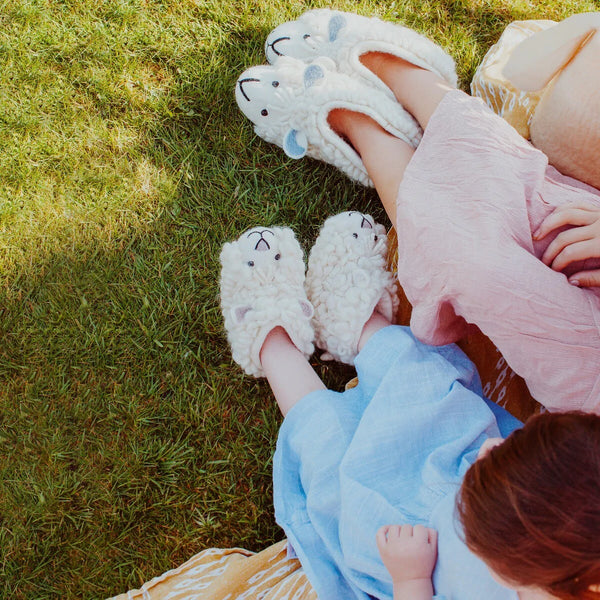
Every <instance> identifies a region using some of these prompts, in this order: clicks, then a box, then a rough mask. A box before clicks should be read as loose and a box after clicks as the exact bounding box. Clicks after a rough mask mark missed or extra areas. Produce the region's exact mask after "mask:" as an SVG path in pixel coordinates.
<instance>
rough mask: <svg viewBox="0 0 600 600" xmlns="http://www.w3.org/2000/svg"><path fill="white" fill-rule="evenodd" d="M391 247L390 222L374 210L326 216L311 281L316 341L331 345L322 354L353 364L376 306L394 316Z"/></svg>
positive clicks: (312, 253) (310, 261) (314, 252)
mask: <svg viewBox="0 0 600 600" xmlns="http://www.w3.org/2000/svg"><path fill="white" fill-rule="evenodd" d="M362 219H364V220H365V221H368V222H369V223H370V224H371V228H369V227H365V226H364V221H362ZM361 223H362V224H363V226H361ZM387 250H388V245H387V236H386V233H385V228H384V227H383V225H379V224H377V223H374V222H373V220H372V219H371V217H370V216H369V215H362V214H361V213H357V212H345V213H341V214H339V215H336V216H334V217H330V218H329V219H327V221H325V223H324V225H323V227H322V228H321V231H320V233H319V237H318V238H317V241H316V242H315V244H314V246H313V248H312V250H311V251H310V255H309V258H308V272H307V274H306V284H305V286H306V290H307V294H308V297H309V298H310V300H311V302H312V303H313V306H314V310H315V314H314V316H313V325H314V328H315V336H316V345H317V346H318V347H319V348H322V349H323V350H326V353H325V354H324V355H323V357H322V358H324V359H331V358H333V359H335V360H339V361H341V362H343V363H346V364H353V362H354V358H355V356H356V354H357V353H358V341H359V338H360V335H361V333H362V328H363V326H364V324H365V323H366V321H367V320H368V319H369V317H370V316H371V314H372V313H373V311H374V309H375V308H376V307H377V309H378V311H379V312H381V313H382V314H383V315H384V316H385V317H386V318H388V319H389V320H390V322H391V321H392V320H393V315H394V314H395V313H396V309H397V307H398V297H397V283H396V279H395V278H394V276H393V274H392V273H390V272H389V271H388V270H387Z"/></svg>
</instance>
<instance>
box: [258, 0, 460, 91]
mask: <svg viewBox="0 0 600 600" xmlns="http://www.w3.org/2000/svg"><path fill="white" fill-rule="evenodd" d="M367 52H381V53H384V54H391V55H393V56H397V57H399V58H402V59H403V60H406V61H408V62H410V63H412V64H414V65H417V66H419V67H422V68H424V69H427V70H429V71H432V72H433V73H436V74H437V75H439V76H440V77H442V78H443V79H445V80H446V81H447V82H448V84H449V85H451V86H452V87H456V85H457V77H456V68H455V65H454V60H453V59H452V57H451V56H450V55H448V54H447V53H446V52H445V51H444V50H443V49H442V48H441V47H440V46H438V45H437V44H435V43H434V42H432V41H431V40H429V39H428V38H426V37H425V36H423V35H421V34H419V33H417V32H416V31H413V30H412V29H409V28H407V27H404V26H402V25H397V24H395V23H391V22H388V21H382V20H380V19H377V18H375V17H363V16H361V15H356V14H353V13H346V12H340V11H336V10H330V9H327V8H322V9H315V10H309V11H307V12H305V13H304V14H303V15H302V16H301V17H300V18H299V19H297V20H296V21H288V22H287V23H283V24H282V25H279V26H278V27H276V28H275V29H274V30H273V31H272V32H271V33H270V34H269V35H268V36H267V40H266V43H265V54H266V56H267V60H268V61H269V62H270V63H275V62H276V61H277V60H279V58H280V57H282V56H292V57H294V58H298V59H300V60H303V61H312V60H314V59H315V58H316V57H318V56H326V57H329V58H331V59H332V60H333V61H334V62H335V64H336V66H337V69H338V71H340V72H341V73H346V74H348V75H354V76H357V75H358V76H359V77H361V78H363V79H364V80H365V81H367V82H368V83H370V84H371V85H372V86H375V87H377V88H379V89H381V90H383V91H384V92H386V93H387V94H388V95H392V94H391V90H390V89H389V88H388V87H387V86H386V85H385V84H384V83H383V82H382V81H381V80H380V79H379V78H378V77H377V76H376V75H375V74H374V73H373V72H372V71H370V70H369V69H368V68H367V67H365V66H364V65H363V64H362V63H361V61H360V57H361V56H362V55H363V54H366V53H367Z"/></svg>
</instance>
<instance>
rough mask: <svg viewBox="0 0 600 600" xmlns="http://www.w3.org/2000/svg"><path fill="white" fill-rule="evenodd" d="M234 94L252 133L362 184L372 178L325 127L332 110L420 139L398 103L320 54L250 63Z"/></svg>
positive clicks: (405, 137) (407, 139)
mask: <svg viewBox="0 0 600 600" xmlns="http://www.w3.org/2000/svg"><path fill="white" fill-rule="evenodd" d="M235 97H236V100H237V103H238V106H239V107H240V110H241V111H242V112H243V113H244V114H245V115H246V116H247V117H248V118H249V119H250V120H251V121H252V123H254V131H255V132H256V134H257V135H258V136H260V137H261V138H263V139H264V140H266V141H268V142H271V143H273V144H276V145H277V146H280V147H281V148H283V150H284V152H285V153H286V154H287V155H288V156H289V157H290V158H296V159H299V158H302V157H304V156H311V157H313V158H317V159H319V160H323V161H325V162H327V163H329V164H332V165H334V166H336V167H338V168H339V169H340V170H341V171H343V172H344V173H346V175H348V176H349V177H350V178H352V179H354V180H356V181H359V182H360V183H362V184H364V185H368V186H372V185H373V183H372V181H371V179H370V178H369V176H368V174H367V170H366V168H365V166H364V164H363V162H362V160H361V158H360V156H359V155H358V153H357V152H356V151H355V150H354V148H353V147H352V146H351V145H350V144H349V143H347V142H346V141H345V140H344V139H342V138H341V137H340V136H339V135H338V134H337V133H336V132H335V131H334V130H333V129H332V128H331V127H330V126H329V123H328V121H327V117H328V115H329V113H330V112H331V111H332V110H334V109H338V108H339V109H346V110H349V111H355V112H359V113H363V114H365V115H367V116H369V117H371V118H372V119H373V120H375V121H376V122H377V123H379V125H380V126H381V127H383V128H384V129H385V130H386V131H387V132H389V133H390V134H392V135H394V136H395V137H397V138H400V139H402V140H404V141H405V142H407V143H408V144H410V145H411V146H412V147H416V146H417V144H418V143H419V141H420V139H421V133H422V132H421V129H420V127H419V125H418V124H417V122H416V121H415V120H414V118H413V117H412V116H411V115H410V114H409V113H408V112H406V111H405V110H404V109H403V108H402V106H401V105H400V104H398V102H396V101H395V100H393V99H391V98H390V97H388V95H386V94H385V93H383V92H382V91H380V90H376V89H373V88H371V87H368V86H366V85H365V84H364V83H362V82H360V81H356V80H354V79H352V78H351V77H349V76H347V75H344V74H343V73H338V72H337V71H336V70H335V65H334V63H333V62H332V61H331V60H330V59H326V58H325V59H318V60H317V61H315V62H312V63H310V64H308V65H307V64H305V63H304V62H302V61H301V60H298V59H295V58H289V57H283V58H281V59H280V60H278V61H277V63H276V64H275V65H259V66H255V67H251V68H250V69H248V70H246V71H245V72H244V73H242V75H241V76H240V77H239V79H238V81H237V84H236V86H235Z"/></svg>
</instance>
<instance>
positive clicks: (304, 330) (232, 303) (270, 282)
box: [221, 227, 314, 377]
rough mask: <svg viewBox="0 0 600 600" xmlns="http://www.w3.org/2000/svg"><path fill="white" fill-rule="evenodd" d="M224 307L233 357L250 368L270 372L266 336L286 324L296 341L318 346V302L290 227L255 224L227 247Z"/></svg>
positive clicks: (303, 346) (309, 349)
mask: <svg viewBox="0 0 600 600" xmlns="http://www.w3.org/2000/svg"><path fill="white" fill-rule="evenodd" d="M221 265H222V269H221V309H222V311H223V317H224V319H225V329H226V330H227V339H228V341H229V344H230V345H231V351H232V354H233V359H234V360H235V362H236V363H238V364H239V365H240V366H241V367H242V368H243V369H244V371H245V372H246V373H248V374H249V375H254V376H255V377H262V376H264V372H263V370H262V366H261V364H260V357H259V355H260V350H261V348H262V345H263V342H264V340H265V338H266V336H267V334H268V333H269V331H271V330H272V329H273V328H274V327H277V326H281V327H283V328H284V329H285V330H286V331H287V333H288V335H289V336H290V338H291V340H292V342H294V344H295V345H296V347H297V348H298V349H299V350H300V351H301V352H303V353H304V354H305V356H307V357H308V356H310V355H311V354H312V353H313V351H314V346H313V337H314V331H313V327H312V325H311V317H312V316H313V307H312V304H311V303H310V302H309V301H308V299H307V297H306V292H305V291H304V271H305V266H304V260H303V253H302V249H301V248H300V244H298V241H297V240H296V238H295V236H294V232H293V231H292V230H291V229H289V228H288V227H254V228H252V229H249V230H248V231H246V232H245V233H243V234H242V235H241V236H240V237H239V238H238V239H237V240H235V241H234V242H229V243H226V244H225V245H224V246H223V249H222V250H221Z"/></svg>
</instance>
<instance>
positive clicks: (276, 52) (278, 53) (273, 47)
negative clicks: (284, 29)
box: [267, 35, 292, 56]
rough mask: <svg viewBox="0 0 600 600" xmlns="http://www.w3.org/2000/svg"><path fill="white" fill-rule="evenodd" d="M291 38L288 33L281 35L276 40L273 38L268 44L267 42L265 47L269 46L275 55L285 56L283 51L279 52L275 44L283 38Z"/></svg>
mask: <svg viewBox="0 0 600 600" xmlns="http://www.w3.org/2000/svg"><path fill="white" fill-rule="evenodd" d="M291 39H292V38H291V37H290V36H289V35H288V36H282V37H278V38H277V39H276V40H273V41H272V42H271V43H270V44H267V48H271V50H273V52H274V53H275V54H276V55H277V56H285V55H284V54H283V52H279V50H277V48H275V44H278V43H279V42H283V41H285V40H291Z"/></svg>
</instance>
